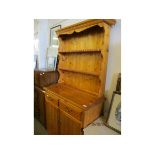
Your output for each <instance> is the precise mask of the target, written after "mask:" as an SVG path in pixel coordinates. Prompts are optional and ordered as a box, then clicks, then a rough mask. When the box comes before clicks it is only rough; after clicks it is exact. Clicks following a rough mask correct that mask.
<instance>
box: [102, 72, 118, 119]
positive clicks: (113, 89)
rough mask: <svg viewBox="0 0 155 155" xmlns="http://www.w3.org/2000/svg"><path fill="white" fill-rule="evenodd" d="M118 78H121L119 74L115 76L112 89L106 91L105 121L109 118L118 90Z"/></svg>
mask: <svg viewBox="0 0 155 155" xmlns="http://www.w3.org/2000/svg"><path fill="white" fill-rule="evenodd" d="M118 76H119V73H114V74H113V76H112V80H111V84H110V88H109V89H108V90H106V91H105V97H106V102H105V105H104V119H105V120H106V119H107V116H108V112H109V108H110V103H111V98H112V94H113V91H115V89H116V85H117V79H118Z"/></svg>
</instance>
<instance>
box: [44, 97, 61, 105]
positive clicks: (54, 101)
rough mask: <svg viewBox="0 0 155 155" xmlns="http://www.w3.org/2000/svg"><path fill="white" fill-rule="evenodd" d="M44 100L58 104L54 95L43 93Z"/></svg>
mask: <svg viewBox="0 0 155 155" xmlns="http://www.w3.org/2000/svg"><path fill="white" fill-rule="evenodd" d="M45 100H46V101H47V102H50V103H52V104H54V105H56V106H58V99H57V98H56V97H55V96H54V95H49V94H45Z"/></svg>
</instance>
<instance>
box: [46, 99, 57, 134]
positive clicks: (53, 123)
mask: <svg viewBox="0 0 155 155" xmlns="http://www.w3.org/2000/svg"><path fill="white" fill-rule="evenodd" d="M45 104H46V126H47V131H48V134H50V135H58V134H59V132H58V107H56V106H54V105H53V104H52V103H51V102H48V101H46V103H45Z"/></svg>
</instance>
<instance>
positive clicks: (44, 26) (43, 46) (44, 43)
mask: <svg viewBox="0 0 155 155" xmlns="http://www.w3.org/2000/svg"><path fill="white" fill-rule="evenodd" d="M48 34H49V26H48V20H47V19H40V20H39V28H38V39H39V68H46V51H47V48H48V44H49V39H48V38H49V37H48Z"/></svg>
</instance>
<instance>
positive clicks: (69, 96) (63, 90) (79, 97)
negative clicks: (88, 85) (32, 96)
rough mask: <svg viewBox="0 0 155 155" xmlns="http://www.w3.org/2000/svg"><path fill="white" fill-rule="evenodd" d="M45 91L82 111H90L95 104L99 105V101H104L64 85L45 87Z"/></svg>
mask: <svg viewBox="0 0 155 155" xmlns="http://www.w3.org/2000/svg"><path fill="white" fill-rule="evenodd" d="M44 89H45V91H46V92H47V93H49V94H50V93H52V94H54V95H55V96H58V97H59V98H61V99H62V100H66V101H67V100H69V102H72V103H73V104H75V106H77V107H79V108H82V109H88V108H90V107H91V106H94V105H95V103H96V104H97V103H98V100H100V101H101V100H104V98H103V97H102V98H100V99H99V98H98V96H96V95H93V94H89V93H87V92H84V91H81V90H79V89H76V88H73V87H70V86H68V85H65V84H63V83H57V84H54V85H51V86H49V87H45V88H44ZM75 94H76V95H75Z"/></svg>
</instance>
